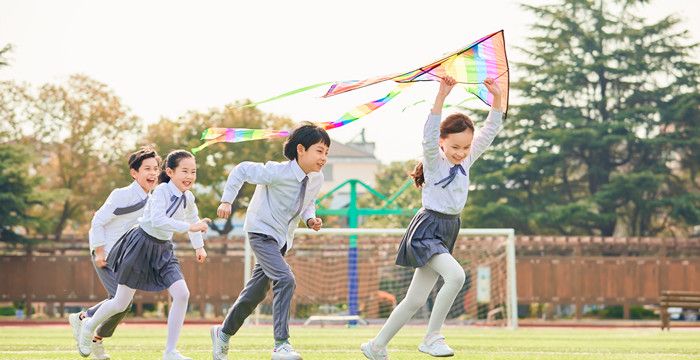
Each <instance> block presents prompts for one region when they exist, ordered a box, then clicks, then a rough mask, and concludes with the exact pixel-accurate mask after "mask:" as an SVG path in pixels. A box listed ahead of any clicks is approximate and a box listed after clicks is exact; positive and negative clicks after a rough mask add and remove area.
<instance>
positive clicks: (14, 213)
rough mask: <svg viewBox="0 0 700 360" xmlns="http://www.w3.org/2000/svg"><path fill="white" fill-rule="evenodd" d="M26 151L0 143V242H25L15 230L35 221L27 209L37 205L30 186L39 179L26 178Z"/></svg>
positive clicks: (29, 159)
mask: <svg viewBox="0 0 700 360" xmlns="http://www.w3.org/2000/svg"><path fill="white" fill-rule="evenodd" d="M30 165H31V158H30V152H29V151H27V149H26V148H25V147H24V146H21V145H18V144H0V241H2V242H10V243H20V242H26V241H27V238H26V237H25V236H23V234H22V232H18V230H20V229H22V228H24V229H25V231H24V233H26V228H27V227H29V226H31V223H32V222H33V221H34V220H35V219H34V218H33V217H32V216H31V215H30V214H29V210H30V208H31V207H32V206H34V205H37V204H39V203H40V201H39V196H38V195H37V194H36V193H35V191H34V187H35V186H37V185H38V184H39V182H40V178H39V177H36V176H30V174H29V173H30Z"/></svg>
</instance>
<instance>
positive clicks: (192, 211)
mask: <svg viewBox="0 0 700 360" xmlns="http://www.w3.org/2000/svg"><path fill="white" fill-rule="evenodd" d="M185 219H187V222H189V223H190V224H194V223H196V222H197V221H199V209H198V208H197V203H196V202H195V198H194V194H192V193H191V192H188V193H187V207H186V208H185ZM188 228H189V226H188ZM187 235H188V236H189V238H190V243H191V244H192V248H193V249H199V248H201V247H204V236H202V233H201V232H200V231H195V232H192V231H189V232H187Z"/></svg>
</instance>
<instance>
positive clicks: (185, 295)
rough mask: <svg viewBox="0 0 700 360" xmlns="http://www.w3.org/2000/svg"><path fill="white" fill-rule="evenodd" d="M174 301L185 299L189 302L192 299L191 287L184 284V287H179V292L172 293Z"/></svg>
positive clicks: (184, 300)
mask: <svg viewBox="0 0 700 360" xmlns="http://www.w3.org/2000/svg"><path fill="white" fill-rule="evenodd" d="M172 297H173V301H183V302H187V301H189V299H190V289H188V288H187V286H184V287H183V288H182V289H179V290H178V291H177V292H174V293H173V294H172Z"/></svg>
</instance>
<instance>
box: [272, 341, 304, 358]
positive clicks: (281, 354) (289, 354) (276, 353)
mask: <svg viewBox="0 0 700 360" xmlns="http://www.w3.org/2000/svg"><path fill="white" fill-rule="evenodd" d="M272 360H301V355H299V353H297V352H296V351H294V348H293V347H292V345H291V344H290V343H284V344H282V345H278V346H275V349H274V350H272Z"/></svg>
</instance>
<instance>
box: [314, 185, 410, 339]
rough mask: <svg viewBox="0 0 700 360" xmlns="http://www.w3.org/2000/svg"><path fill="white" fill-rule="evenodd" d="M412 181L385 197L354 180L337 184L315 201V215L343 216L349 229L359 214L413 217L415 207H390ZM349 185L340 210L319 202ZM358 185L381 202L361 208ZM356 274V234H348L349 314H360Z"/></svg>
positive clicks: (355, 226)
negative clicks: (346, 197)
mask: <svg viewBox="0 0 700 360" xmlns="http://www.w3.org/2000/svg"><path fill="white" fill-rule="evenodd" d="M411 183H412V182H411V181H410V180H408V181H406V183H405V184H403V185H402V186H401V188H400V189H399V190H398V191H397V192H396V193H395V194H393V195H391V196H389V197H387V196H384V195H383V194H381V193H379V192H378V191H377V190H375V189H373V188H372V187H371V186H369V185H367V184H365V183H364V182H362V181H360V180H357V179H350V180H347V181H345V182H343V183H341V184H340V185H338V186H336V187H334V188H333V189H332V190H331V191H329V192H328V193H327V194H325V195H323V196H322V197H320V198H318V199H317V200H316V214H317V215H336V216H345V217H347V219H348V227H349V228H353V229H355V228H357V226H358V225H359V219H360V216H368V215H379V216H386V215H403V216H413V215H414V214H415V213H416V211H418V209H403V208H397V207H395V206H393V204H394V201H395V200H396V199H397V198H398V197H399V196H400V195H401V194H402V193H403V192H404V191H406V189H408V188H409V187H410V186H411ZM346 186H348V187H350V199H349V201H348V206H347V207H344V208H341V209H329V208H324V207H322V206H321V202H322V201H323V200H324V199H327V198H329V197H331V196H333V194H335V193H337V192H338V191H339V190H341V189H342V188H344V187H346ZM358 187H361V188H364V189H365V190H367V192H368V193H369V194H372V195H373V196H374V197H376V198H379V199H381V200H382V201H384V204H383V205H382V206H381V207H380V208H361V207H359V206H358V201H357V197H358V191H357V190H358ZM358 305H359V304H358V276H357V235H350V243H349V248H348V310H349V314H350V315H358V314H359V306H358ZM355 323H356V322H355V321H351V322H350V325H355Z"/></svg>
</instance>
